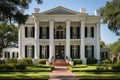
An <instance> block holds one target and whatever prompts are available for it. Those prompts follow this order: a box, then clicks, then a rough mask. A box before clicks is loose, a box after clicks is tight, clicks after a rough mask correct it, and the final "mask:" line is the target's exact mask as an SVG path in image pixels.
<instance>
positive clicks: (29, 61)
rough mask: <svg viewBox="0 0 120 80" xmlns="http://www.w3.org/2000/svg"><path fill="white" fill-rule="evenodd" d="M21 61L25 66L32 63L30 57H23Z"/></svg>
mask: <svg viewBox="0 0 120 80" xmlns="http://www.w3.org/2000/svg"><path fill="white" fill-rule="evenodd" d="M21 62H22V63H24V64H25V65H27V66H31V65H33V61H32V59H31V58H24V59H22V60H21Z"/></svg>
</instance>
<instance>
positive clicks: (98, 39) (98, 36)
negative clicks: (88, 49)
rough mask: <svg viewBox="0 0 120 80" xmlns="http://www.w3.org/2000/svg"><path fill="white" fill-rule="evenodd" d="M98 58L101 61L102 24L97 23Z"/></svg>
mask: <svg viewBox="0 0 120 80" xmlns="http://www.w3.org/2000/svg"><path fill="white" fill-rule="evenodd" d="M96 59H97V60H98V63H100V24H99V23H98V24H97V56H96Z"/></svg>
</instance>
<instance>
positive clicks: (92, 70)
mask: <svg viewBox="0 0 120 80" xmlns="http://www.w3.org/2000/svg"><path fill="white" fill-rule="evenodd" d="M68 68H69V69H70V70H71V71H72V72H73V73H74V74H75V75H76V76H77V77H78V78H80V79H120V72H119V71H116V72H115V71H114V70H112V68H111V67H110V66H109V68H108V70H104V69H103V70H97V65H76V66H69V67H68Z"/></svg>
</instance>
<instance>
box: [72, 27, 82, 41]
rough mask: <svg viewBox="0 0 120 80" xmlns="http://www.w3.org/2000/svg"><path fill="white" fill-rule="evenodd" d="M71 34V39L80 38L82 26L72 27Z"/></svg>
mask: <svg viewBox="0 0 120 80" xmlns="http://www.w3.org/2000/svg"><path fill="white" fill-rule="evenodd" d="M70 35H71V39H79V38H80V27H70Z"/></svg>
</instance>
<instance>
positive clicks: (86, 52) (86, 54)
mask: <svg viewBox="0 0 120 80" xmlns="http://www.w3.org/2000/svg"><path fill="white" fill-rule="evenodd" d="M87 48H88V47H87V46H85V58H88V50H87Z"/></svg>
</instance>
